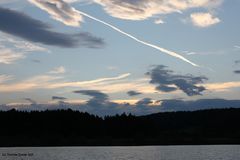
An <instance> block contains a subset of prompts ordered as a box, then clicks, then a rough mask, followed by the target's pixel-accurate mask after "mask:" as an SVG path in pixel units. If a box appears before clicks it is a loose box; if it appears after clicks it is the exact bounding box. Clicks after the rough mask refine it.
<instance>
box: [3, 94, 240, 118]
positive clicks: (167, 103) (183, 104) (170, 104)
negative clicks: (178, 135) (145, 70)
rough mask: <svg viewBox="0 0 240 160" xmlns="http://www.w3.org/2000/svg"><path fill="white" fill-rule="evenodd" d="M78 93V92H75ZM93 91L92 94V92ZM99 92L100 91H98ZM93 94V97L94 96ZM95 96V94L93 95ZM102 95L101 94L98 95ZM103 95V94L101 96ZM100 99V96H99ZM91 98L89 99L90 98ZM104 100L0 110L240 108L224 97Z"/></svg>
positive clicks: (149, 111) (103, 112) (94, 111)
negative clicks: (154, 100)
mask: <svg viewBox="0 0 240 160" xmlns="http://www.w3.org/2000/svg"><path fill="white" fill-rule="evenodd" d="M76 93H79V92H76ZM84 93H87V94H86V95H89V94H88V93H90V94H91V95H94V96H95V95H97V97H99V96H98V95H101V94H98V93H99V92H97V94H95V93H94V92H93V91H87V92H85V91H84ZM92 93H93V94H92ZM100 93H101V92H100ZM94 96H93V98H94ZM95 97H96V96H95ZM100 97H102V95H101V96H100ZM103 97H104V96H103ZM100 99H101V98H100ZM26 100H28V101H30V102H35V101H33V100H32V99H31V98H26ZM90 100H91V99H90ZM103 100H104V102H103V101H102V103H99V104H96V103H95V104H93V103H88V102H87V103H86V104H84V103H82V104H70V103H65V102H63V101H59V103H58V104H48V105H45V104H30V105H19V106H14V105H6V104H2V105H0V110H10V109H13V108H16V109H17V110H24V111H33V110H39V111H43V110H47V109H48V110H56V109H69V108H70V109H72V110H79V111H81V112H88V113H91V114H95V115H99V116H106V115H115V114H122V113H124V112H125V113H132V114H134V115H146V114H152V113H158V112H170V111H195V110H202V109H214V108H240V100H225V99H199V100H193V101H187V100H180V99H168V100H161V104H159V105H156V104H154V106H153V101H152V100H151V99H150V98H144V99H141V100H139V101H138V102H137V103H136V104H117V103H114V102H110V101H109V100H106V99H105V98H103Z"/></svg>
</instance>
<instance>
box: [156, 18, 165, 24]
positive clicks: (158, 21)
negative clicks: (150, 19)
mask: <svg viewBox="0 0 240 160" xmlns="http://www.w3.org/2000/svg"><path fill="white" fill-rule="evenodd" d="M154 23H155V24H164V23H165V22H164V21H163V20H162V19H161V18H158V19H156V20H155V21H154Z"/></svg>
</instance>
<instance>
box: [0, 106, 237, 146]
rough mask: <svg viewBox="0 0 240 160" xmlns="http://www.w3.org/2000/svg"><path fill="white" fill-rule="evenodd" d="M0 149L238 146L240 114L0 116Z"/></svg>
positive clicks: (234, 111)
mask: <svg viewBox="0 0 240 160" xmlns="http://www.w3.org/2000/svg"><path fill="white" fill-rule="evenodd" d="M0 121H1V132H0V146H1V147H13V146H114V145H118V146H123V145H183V144H186V145H188V144H189V145H195V144H196V145H199V144H240V125H239V122H240V109H236V108H235V109H233V108H231V109H210V110H199V111H191V112H190V111H181V112H165V113H156V114H151V115H145V116H134V115H131V114H125V113H124V114H122V115H115V116H105V117H98V116H95V115H91V114H89V113H83V112H79V111H73V110H71V109H68V110H54V111H53V110H52V111H50V110H46V111H31V112H27V111H25V112H24V111H17V110H14V109H13V110H9V111H0Z"/></svg>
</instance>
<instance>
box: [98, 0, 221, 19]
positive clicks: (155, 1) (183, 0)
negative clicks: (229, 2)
mask: <svg viewBox="0 0 240 160" xmlns="http://www.w3.org/2000/svg"><path fill="white" fill-rule="evenodd" d="M94 2H95V3H97V4H100V5H101V6H102V7H103V8H104V10H105V11H106V12H107V13H108V14H109V15H111V16H113V17H116V18H121V19H127V20H145V19H147V18H150V17H153V16H154V15H160V14H170V13H181V12H182V11H184V10H187V9H191V8H214V7H217V6H219V5H220V4H221V3H222V0H214V1H213V0H202V1H201V0H161V1H159V0H151V1H147V0H135V1H133V0H94Z"/></svg>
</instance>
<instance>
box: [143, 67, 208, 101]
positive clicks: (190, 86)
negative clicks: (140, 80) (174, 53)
mask: <svg viewBox="0 0 240 160" xmlns="http://www.w3.org/2000/svg"><path fill="white" fill-rule="evenodd" d="M166 68H167V67H166V66H163V65H158V66H155V67H154V68H153V69H152V70H151V71H150V72H148V73H147V75H149V76H150V78H151V80H150V83H151V84H156V85H157V87H156V90H158V91H163V92H172V91H176V90H178V89H179V90H181V91H183V92H184V93H186V94H187V95H188V96H194V95H201V94H202V92H203V91H204V90H206V88H205V87H203V86H197V84H199V83H203V81H204V80H207V78H206V77H203V76H199V77H194V76H193V75H178V74H173V71H171V70H168V69H166Z"/></svg>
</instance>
